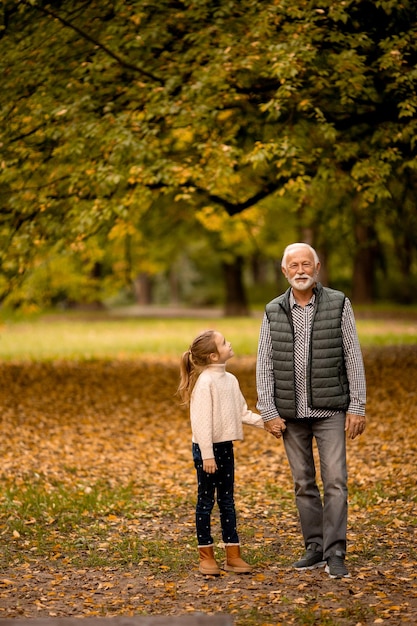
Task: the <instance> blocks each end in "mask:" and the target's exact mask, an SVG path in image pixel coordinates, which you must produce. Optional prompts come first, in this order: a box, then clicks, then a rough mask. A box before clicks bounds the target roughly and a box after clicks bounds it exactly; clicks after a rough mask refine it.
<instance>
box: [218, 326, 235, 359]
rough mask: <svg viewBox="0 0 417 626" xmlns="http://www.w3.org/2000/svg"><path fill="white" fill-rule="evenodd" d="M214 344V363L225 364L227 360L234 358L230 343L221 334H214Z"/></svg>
mask: <svg viewBox="0 0 417 626" xmlns="http://www.w3.org/2000/svg"><path fill="white" fill-rule="evenodd" d="M215 342H216V347H217V352H218V354H216V357H217V358H216V359H213V360H214V362H216V363H226V361H228V360H229V359H231V358H232V356H234V352H233V349H232V344H231V343H230V341H226V339H225V338H224V337H223V335H222V334H221V333H216V335H215Z"/></svg>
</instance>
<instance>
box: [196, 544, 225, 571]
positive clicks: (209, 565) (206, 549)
mask: <svg viewBox="0 0 417 626" xmlns="http://www.w3.org/2000/svg"><path fill="white" fill-rule="evenodd" d="M198 552H199V555H200V566H199V568H198V569H199V571H200V572H201V574H206V575H207V576H219V574H220V569H219V566H218V565H217V563H216V559H215V558H214V548H213V546H199V547H198Z"/></svg>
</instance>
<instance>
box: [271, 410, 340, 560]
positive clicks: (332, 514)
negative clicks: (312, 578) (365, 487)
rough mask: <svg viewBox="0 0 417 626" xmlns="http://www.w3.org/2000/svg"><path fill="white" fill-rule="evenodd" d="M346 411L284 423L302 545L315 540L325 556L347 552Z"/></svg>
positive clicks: (325, 557)
mask: <svg viewBox="0 0 417 626" xmlns="http://www.w3.org/2000/svg"><path fill="white" fill-rule="evenodd" d="M345 418H346V416H345V414H344V413H337V414H336V415H334V416H332V417H329V418H327V419H322V420H300V421H297V422H295V421H294V422H287V430H286V431H285V432H284V435H283V438H284V445H285V451H286V453H287V458H288V462H289V465H290V468H291V472H292V476H293V480H294V490H295V501H296V505H297V509H298V514H299V516H300V522H301V530H302V533H303V537H304V543H305V546H306V547H307V545H308V544H309V543H313V542H314V543H317V544H319V545H321V546H322V547H323V558H324V559H327V558H328V557H329V556H330V555H331V554H334V553H335V552H336V550H340V551H341V552H342V553H343V555H344V554H345V553H346V530H347V468H346V436H345ZM313 439H315V440H316V443H317V449H318V454H319V460H320V474H321V480H322V483H323V498H322V497H321V494H320V490H319V488H318V485H317V479H316V467H315V462H314V455H313Z"/></svg>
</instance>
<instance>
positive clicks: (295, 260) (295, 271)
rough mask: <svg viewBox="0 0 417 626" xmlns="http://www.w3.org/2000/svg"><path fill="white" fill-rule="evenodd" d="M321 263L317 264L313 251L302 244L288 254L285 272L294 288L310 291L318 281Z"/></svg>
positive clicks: (283, 269)
mask: <svg viewBox="0 0 417 626" xmlns="http://www.w3.org/2000/svg"><path fill="white" fill-rule="evenodd" d="M319 269H320V263H318V264H317V265H315V263H314V257H313V254H312V252H311V251H310V250H309V249H308V248H305V247H304V246H300V247H299V248H295V249H294V250H293V251H292V252H291V253H290V254H288V255H287V259H286V265H285V267H283V268H282V271H283V274H284V276H285V277H286V279H287V280H288V282H289V283H290V285H291V287H292V288H293V289H296V290H297V291H308V290H309V289H311V288H312V287H313V286H314V285H315V284H316V282H317V278H318V273H319Z"/></svg>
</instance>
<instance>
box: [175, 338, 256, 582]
mask: <svg viewBox="0 0 417 626" xmlns="http://www.w3.org/2000/svg"><path fill="white" fill-rule="evenodd" d="M232 356H233V350H232V346H231V344H230V343H229V342H228V341H226V340H225V338H224V337H223V335H222V334H221V333H219V332H217V331H215V330H208V331H206V332H203V333H202V334H200V335H199V336H198V337H196V339H194V341H193V343H192V344H191V346H190V348H189V349H188V350H187V351H186V352H184V354H183V355H182V359H181V365H180V373H181V379H180V385H179V388H178V392H179V394H180V396H181V398H182V400H183V402H184V403H186V404H188V403H189V405H190V418H191V429H192V441H193V444H192V447H193V458H194V465H195V468H196V470H197V481H198V493H197V505H196V530H197V541H198V549H199V556H200V565H199V571H200V572H201V573H202V574H211V575H219V574H220V569H219V566H218V564H217V563H216V560H215V558H214V546H213V538H212V536H211V527H210V520H211V512H212V510H213V506H214V497H215V493H216V491H217V503H218V505H219V509H220V524H221V528H222V538H223V542H224V544H225V547H226V562H225V565H224V569H225V570H228V571H232V572H237V573H246V572H250V571H251V569H252V568H251V566H250V565H248V563H245V561H244V560H243V559H242V558H241V556H240V546H239V537H238V534H237V530H236V511H235V504H234V497H233V489H234V456H233V441H235V440H241V439H243V427H242V422H243V423H245V424H251V425H253V426H258V427H259V428H263V427H264V424H263V420H262V418H261V417H260V415H257V414H256V413H253V412H252V411H250V410H249V409H248V407H247V404H246V401H245V399H244V397H243V395H242V392H241V390H240V387H239V383H238V381H237V379H236V377H235V376H233V374H231V373H229V372H227V371H226V361H228V360H229V359H230V358H231V357H232Z"/></svg>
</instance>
